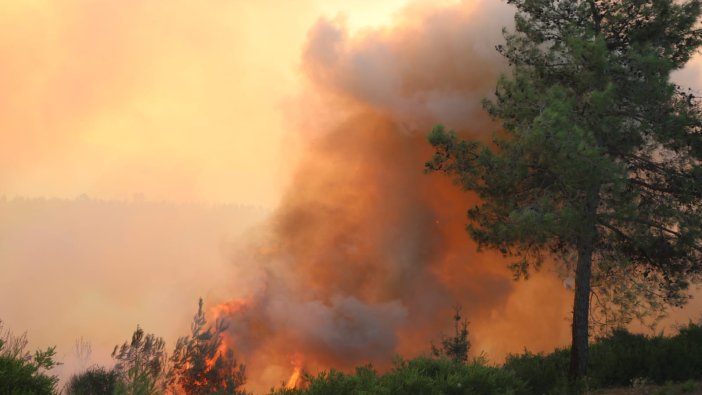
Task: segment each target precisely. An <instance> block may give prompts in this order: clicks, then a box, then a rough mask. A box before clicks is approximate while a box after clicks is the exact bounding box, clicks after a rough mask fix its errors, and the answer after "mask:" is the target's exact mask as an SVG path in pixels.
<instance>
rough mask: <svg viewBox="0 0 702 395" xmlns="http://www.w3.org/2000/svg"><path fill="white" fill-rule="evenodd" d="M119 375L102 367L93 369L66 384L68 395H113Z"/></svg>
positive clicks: (76, 376) (72, 378)
mask: <svg viewBox="0 0 702 395" xmlns="http://www.w3.org/2000/svg"><path fill="white" fill-rule="evenodd" d="M118 377H119V375H118V374H117V373H116V372H114V371H111V370H106V369H105V368H102V367H92V368H89V369H88V370H86V371H85V372H83V373H80V374H76V375H74V376H73V377H71V379H70V380H69V381H68V384H66V395H93V394H113V393H114V392H115V390H116V389H117V384H118Z"/></svg>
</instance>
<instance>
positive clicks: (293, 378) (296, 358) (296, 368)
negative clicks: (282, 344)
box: [285, 353, 303, 390]
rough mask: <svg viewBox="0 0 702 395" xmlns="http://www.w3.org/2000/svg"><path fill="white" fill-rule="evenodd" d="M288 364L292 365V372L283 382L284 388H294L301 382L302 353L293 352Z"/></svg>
mask: <svg viewBox="0 0 702 395" xmlns="http://www.w3.org/2000/svg"><path fill="white" fill-rule="evenodd" d="M290 364H291V365H293V372H292V374H291V375H290V378H289V379H288V382H287V384H285V388H287V389H290V390H291V389H295V388H299V387H300V384H301V380H300V379H301V377H302V368H303V362H302V354H300V353H295V354H294V355H293V356H292V358H290Z"/></svg>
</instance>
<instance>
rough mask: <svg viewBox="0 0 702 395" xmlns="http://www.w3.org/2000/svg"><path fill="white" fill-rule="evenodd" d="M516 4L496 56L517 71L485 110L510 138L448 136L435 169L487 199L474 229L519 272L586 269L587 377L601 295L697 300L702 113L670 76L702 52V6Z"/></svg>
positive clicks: (576, 363) (582, 346)
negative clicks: (597, 292) (596, 291)
mask: <svg viewBox="0 0 702 395" xmlns="http://www.w3.org/2000/svg"><path fill="white" fill-rule="evenodd" d="M508 3H510V4H512V5H514V6H515V7H516V9H517V13H516V16H515V26H514V31H512V32H508V31H506V30H505V43H504V44H502V45H498V46H497V50H498V51H499V52H500V53H501V54H502V55H503V56H504V57H505V58H506V59H507V61H508V62H509V64H510V66H511V73H510V75H509V76H502V77H501V78H500V79H499V80H498V81H497V87H496V90H495V94H494V98H492V99H490V100H486V101H485V102H484V105H485V108H486V110H487V111H488V113H489V114H490V115H491V116H492V117H493V118H494V119H496V120H498V121H500V123H501V126H502V128H501V130H500V131H498V132H496V133H495V136H494V138H493V141H492V143H491V144H484V143H481V142H479V141H476V140H462V139H461V138H460V137H459V136H458V135H457V134H456V133H454V132H450V131H446V129H445V128H444V127H443V126H441V125H439V126H436V127H435V128H434V129H433V130H432V132H431V133H430V134H429V141H430V143H431V144H432V145H433V146H434V148H435V151H436V152H435V154H434V156H433V158H432V159H431V160H430V161H429V162H427V164H426V168H427V170H428V171H443V172H445V173H448V174H449V175H451V176H453V177H454V178H455V180H456V181H457V182H458V183H459V184H460V185H461V186H462V187H463V188H464V189H465V190H468V191H474V192H476V193H477V194H478V196H479V197H480V198H481V201H480V203H478V204H477V205H475V206H474V207H473V208H471V209H470V210H469V212H468V217H469V224H468V231H469V233H470V235H471V236H472V237H473V238H474V239H475V240H476V241H477V243H478V244H479V246H481V247H488V248H494V249H497V250H499V251H501V252H502V253H503V254H504V255H506V256H510V257H513V258H516V262H515V263H514V265H513V266H512V268H513V269H514V271H515V273H516V274H517V275H518V276H522V275H527V274H528V273H529V271H530V270H531V269H532V268H538V267H539V266H540V265H541V263H542V261H543V259H544V258H545V257H546V256H550V257H553V258H555V259H556V260H558V261H560V262H561V263H563V264H564V265H565V267H566V268H569V269H570V270H571V271H572V272H573V273H574V275H575V296H574V307H573V343H572V347H571V368H570V369H571V375H572V377H580V376H583V375H585V374H586V367H587V353H588V351H587V350H588V337H589V324H590V321H589V313H590V298H591V290H592V288H591V285H595V286H601V287H602V288H601V289H602V290H603V292H602V293H601V294H602V295H603V296H607V295H609V296H610V298H609V301H610V302H614V303H620V304H624V305H626V304H627V303H629V305H628V306H626V308H634V309H636V308H637V307H636V306H638V308H643V310H646V309H650V308H656V307H659V306H662V305H665V304H673V305H680V304H682V303H684V302H685V300H686V297H685V292H684V291H685V290H686V289H687V287H688V282H689V281H690V280H691V279H693V280H694V279H696V278H698V277H699V275H700V271H701V269H702V243H701V239H702V163H701V162H700V161H701V159H702V111H701V109H700V102H699V99H698V97H696V96H695V95H694V94H693V93H692V92H691V91H689V90H686V89H684V88H683V87H680V86H677V85H676V84H674V83H672V82H671V81H670V78H669V77H670V74H671V72H672V71H674V70H677V69H680V68H682V67H683V66H684V65H685V63H686V62H687V61H688V60H689V59H690V58H691V56H693V54H694V53H696V51H697V50H698V48H699V46H700V44H701V43H702V31H701V30H700V12H701V5H700V0H689V1H686V2H682V1H673V0H508ZM617 287H619V288H620V289H619V290H617V291H616V292H609V293H608V292H607V291H608V290H609V291H611V290H612V289H615V288H617ZM623 291H627V292H629V294H628V295H634V296H633V297H629V298H627V297H626V295H627V293H626V292H623ZM617 298H619V299H617ZM625 310H626V309H625Z"/></svg>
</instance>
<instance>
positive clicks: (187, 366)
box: [170, 299, 246, 395]
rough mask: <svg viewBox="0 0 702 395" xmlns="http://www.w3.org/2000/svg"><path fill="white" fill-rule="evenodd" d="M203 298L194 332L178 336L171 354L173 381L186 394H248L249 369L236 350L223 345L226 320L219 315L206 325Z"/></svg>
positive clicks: (171, 376)
mask: <svg viewBox="0 0 702 395" xmlns="http://www.w3.org/2000/svg"><path fill="white" fill-rule="evenodd" d="M206 325H207V319H206V318H205V312H204V310H203V301H202V299H200V301H199V303H198V309H197V313H196V314H195V316H194V317H193V322H192V324H191V335H190V336H184V337H181V338H180V339H178V342H177V343H176V347H175V350H174V351H173V355H172V356H171V358H170V361H171V363H172V366H173V368H172V370H171V372H170V382H171V384H172V385H173V386H175V387H179V388H180V389H182V390H183V391H185V393H187V394H193V395H198V394H237V395H243V394H246V392H245V391H243V389H242V387H243V385H244V383H245V382H246V374H245V373H246V370H245V367H244V365H243V364H238V363H237V361H236V358H235V356H234V351H232V350H231V348H229V347H225V348H222V347H221V346H222V341H223V338H222V337H223V333H224V331H226V330H227V326H226V325H225V323H224V322H223V321H222V320H221V319H218V320H217V321H215V325H214V327H211V326H207V327H206Z"/></svg>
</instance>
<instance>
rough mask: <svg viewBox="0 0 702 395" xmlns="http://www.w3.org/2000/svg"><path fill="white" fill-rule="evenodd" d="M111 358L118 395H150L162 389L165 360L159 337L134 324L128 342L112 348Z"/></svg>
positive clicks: (165, 366) (161, 340) (162, 342)
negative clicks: (146, 332)
mask: <svg viewBox="0 0 702 395" xmlns="http://www.w3.org/2000/svg"><path fill="white" fill-rule="evenodd" d="M112 358H113V359H114V360H115V362H116V363H115V368H114V372H115V373H116V374H117V375H118V377H119V382H118V384H117V388H116V393H117V394H125V395H152V394H157V393H160V392H162V391H163V390H164V389H165V386H166V381H165V376H166V369H167V365H166V362H167V357H166V352H165V342H164V341H163V339H162V338H160V337H157V336H155V335H153V334H145V333H144V330H143V329H141V328H140V327H139V326H138V325H137V328H136V330H135V331H134V333H133V334H132V340H131V342H129V343H128V342H124V343H123V344H122V345H121V346H119V345H118V346H115V349H114V351H112Z"/></svg>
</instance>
